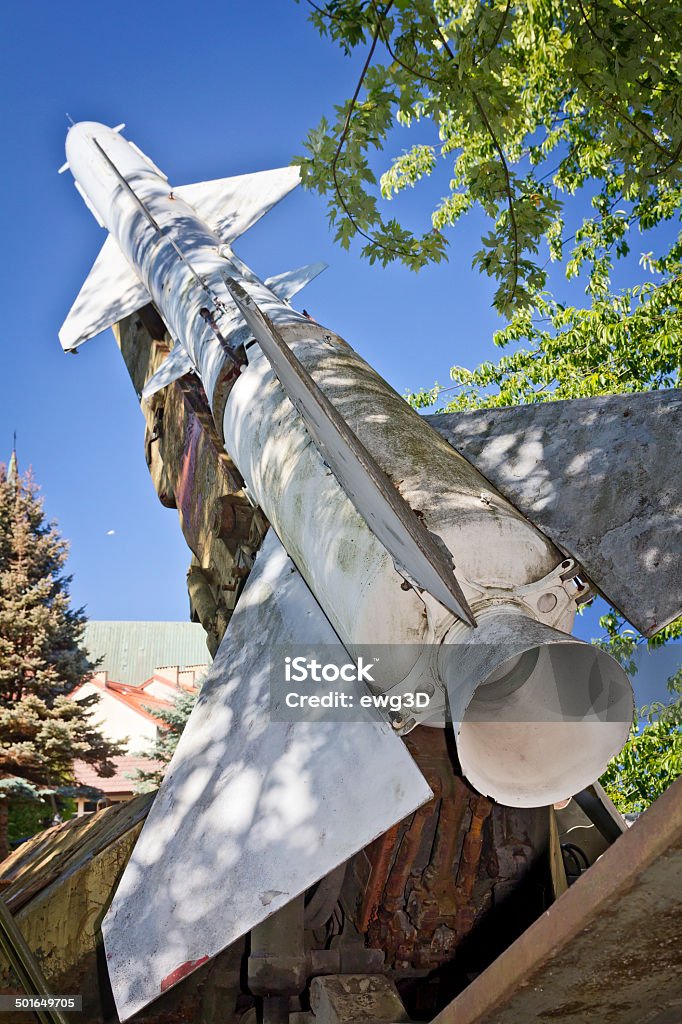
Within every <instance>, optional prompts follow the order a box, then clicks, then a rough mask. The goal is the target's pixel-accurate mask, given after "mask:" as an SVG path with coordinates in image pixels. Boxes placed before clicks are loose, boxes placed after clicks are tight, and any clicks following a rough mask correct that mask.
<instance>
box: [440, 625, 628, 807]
mask: <svg viewBox="0 0 682 1024" xmlns="http://www.w3.org/2000/svg"><path fill="white" fill-rule="evenodd" d="M477 622H478V629H477V630H476V632H475V634H474V635H472V633H471V632H469V633H468V635H466V637H465V636H463V633H462V631H461V630H460V628H458V627H455V628H454V629H453V631H452V633H451V634H450V636H449V637H448V638H446V643H445V644H444V645H443V647H442V650H441V666H440V668H441V674H442V678H443V680H444V681H445V684H446V687H447V691H448V698H449V702H450V711H451V716H452V721H453V726H454V730H455V737H456V742H457V751H458V755H459V760H460V764H461V768H462V771H463V773H464V775H465V776H466V777H467V778H468V779H469V781H470V782H471V783H472V785H473V786H475V787H476V789H478V790H479V792H481V793H484V794H485V795H487V796H490V797H492V798H493V799H494V800H497V801H498V802H499V803H501V804H506V805H507V806H510V807H540V806H544V805H548V804H552V803H555V802H556V801H558V800H561V799H563V798H565V797H568V796H572V795H573V794H575V793H577V792H579V791H580V790H581V789H583V788H584V787H585V786H587V785H590V784H591V783H592V782H594V780H595V779H597V778H598V777H599V776H600V775H601V774H602V772H603V771H604V769H605V768H606V765H607V764H608V762H609V761H610V759H611V758H612V757H614V756H615V755H616V754H617V753H618V751H619V750H620V749H621V748H622V746H623V744H624V743H625V741H626V739H627V736H628V732H629V730H630V725H631V722H632V715H633V707H634V698H633V692H632V687H631V685H630V680H629V679H628V677H627V675H626V674H625V672H624V671H623V669H622V668H621V667H620V665H619V664H618V662H616V661H615V660H614V659H613V658H612V657H610V655H608V654H606V653H605V652H604V651H602V650H600V649H599V648H598V647H594V646H593V645H591V644H588V643H584V642H583V641H582V640H578V639H577V638H575V637H573V636H570V635H569V634H567V633H562V632H560V631H559V630H557V629H554V628H552V627H550V626H547V625H545V624H544V623H541V622H537V621H535V620H534V619H531V618H529V617H528V616H527V615H525V614H524V613H523V612H522V611H521V610H520V609H515V608H513V607H512V608H509V607H504V608H502V607H497V608H493V609H490V610H488V611H486V612H483V613H481V614H480V616H477ZM460 638H461V642H458V641H459V640H460Z"/></svg>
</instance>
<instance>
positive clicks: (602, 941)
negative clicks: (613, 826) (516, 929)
mask: <svg viewBox="0 0 682 1024" xmlns="http://www.w3.org/2000/svg"><path fill="white" fill-rule="evenodd" d="M681 877H682V779H678V781H677V782H676V783H674V785H673V786H671V787H670V789H668V790H667V792H666V793H664V794H663V796H661V797H660V798H659V799H658V800H657V801H656V803H655V804H653V805H652V806H651V807H650V808H649V810H648V811H647V812H646V813H645V814H644V815H642V817H641V818H639V820H638V821H637V822H635V824H634V825H633V826H632V828H631V829H630V830H629V831H628V832H627V833H626V834H624V835H623V836H621V838H620V839H618V840H617V841H616V842H615V843H614V845H613V846H612V847H611V848H610V849H609V850H607V852H606V853H605V854H604V855H603V856H602V857H601V858H600V859H599V860H598V861H597V863H596V864H594V865H593V867H591V868H590V869H589V871H587V872H586V873H585V874H583V875H582V877H581V878H580V879H579V880H578V881H577V882H576V883H575V885H573V886H572V887H571V888H570V889H569V890H568V892H566V893H564V895H563V896H561V897H560V899H558V900H557V902H556V903H555V904H554V905H553V906H552V907H550V909H549V910H548V912H547V913H546V914H544V915H543V916H542V917H541V918H540V919H539V920H538V921H536V922H535V924H533V925H532V926H531V927H530V928H529V929H528V930H527V931H526V932H525V933H524V934H523V935H522V936H521V938H519V939H518V940H517V941H516V942H515V943H514V944H513V945H512V946H510V948H509V949H507V950H506V951H505V952H504V953H503V954H502V956H500V957H499V958H498V959H497V960H496V961H495V963H494V964H493V965H492V966H491V967H489V968H488V970H486V971H485V972H484V973H483V974H482V975H480V976H479V977H478V978H477V979H476V980H475V981H474V982H473V983H472V984H471V985H470V986H469V988H468V989H466V991H465V992H463V993H462V994H461V995H460V996H459V997H458V998H457V999H455V1000H454V1001H453V1002H452V1003H451V1004H450V1005H449V1006H448V1007H447V1008H446V1009H445V1010H443V1011H442V1012H441V1013H440V1014H439V1015H438V1016H437V1017H436V1018H435V1021H434V1022H433V1024H519V1022H524V1024H525V1022H527V1021H538V1022H540V1021H541V1022H543V1024H544V1022H548V1024H549V1022H554V1021H566V1022H570V1024H594V1022H595V1021H598V1022H599V1024H677V1022H678V1021H680V1020H682V954H681V951H682V888H681V887H680V878H681Z"/></svg>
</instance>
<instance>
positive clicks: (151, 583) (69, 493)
mask: <svg viewBox="0 0 682 1024" xmlns="http://www.w3.org/2000/svg"><path fill="white" fill-rule="evenodd" d="M0 19H1V21H0V28H1V38H2V42H1V43H0V47H1V50H2V61H1V67H2V71H1V74H2V79H3V82H2V86H3V97H4V105H3V132H4V138H5V153H4V158H3V172H4V188H3V190H2V196H1V202H2V207H3V209H2V215H3V246H4V273H3V275H2V278H1V279H0V288H1V289H2V296H1V297H2V309H3V325H2V326H3V332H2V354H3V375H2V391H1V399H0V459H4V458H6V457H7V456H8V454H9V449H10V448H11V440H12V432H13V430H16V431H17V434H18V449H19V459H20V464H21V465H22V466H23V467H26V465H27V464H31V465H32V466H33V469H34V473H35V477H36V479H37V481H38V482H39V483H40V485H41V487H42V490H43V493H44V497H45V503H46V509H47V512H48V515H49V516H50V517H53V518H55V519H56V520H57V521H58V523H59V527H60V530H61V532H62V533H63V535H64V536H65V537H67V538H68V539H69V540H70V542H71V556H70V563H69V567H70V571H71V572H72V573H73V575H74V580H73V585H72V594H73V598H74V601H75V602H76V604H78V605H81V604H83V605H85V606H86V609H87V613H88V615H89V617H90V618H94V619H138V618H140V619H144V618H149V619H183V618H186V616H187V596H186V589H185V571H186V568H187V564H188V561H189V552H188V550H187V548H186V546H185V544H184V541H183V539H182V536H181V533H180V529H179V526H178V522H177V517H176V514H175V513H174V512H173V511H170V510H167V509H164V508H162V507H161V505H160V504H159V502H158V501H157V499H156V495H155V493H154V490H153V487H152V485H151V482H150V480H149V477H148V473H147V468H146V465H145V461H144V453H143V421H142V416H141V413H140V410H139V406H138V403H137V400H136V398H135V395H134V393H133V389H132V385H131V384H130V381H129V378H128V376H127V373H126V370H125V367H124V364H123V361H122V360H121V358H120V355H119V353H118V350H117V349H116V346H115V342H114V339H113V336H112V334H111V332H107V333H106V334H104V335H101V336H100V337H99V338H96V339H94V340H93V341H91V342H89V343H88V344H87V345H86V346H84V347H83V348H82V349H81V350H80V353H79V355H78V356H77V357H75V358H74V357H73V356H66V355H64V354H63V353H62V351H61V349H60V346H59V344H58V341H57V331H58V329H59V327H60V325H61V322H62V320H63V319H64V316H65V315H66V312H67V311H68V309H69V307H70V305H71V303H72V301H73V299H74V297H75V295H76V293H77V291H78V289H79V288H80V285H81V283H82V281H83V279H84V277H85V276H86V274H87V273H88V270H89V268H90V266H91V264H92V262H93V261H94V258H95V256H96V254H97V252H98V251H99V248H100V246H101V245H102V243H103V241H104V237H105V236H104V232H103V231H102V229H100V228H99V227H98V226H97V224H96V223H95V221H94V220H93V218H92V217H91V215H90V214H89V213H88V211H87V210H86V209H85V207H84V205H83V203H82V201H81V199H80V197H79V195H78V194H77V192H76V190H75V188H74V186H73V180H72V179H71V177H70V175H68V174H64V175H61V176H58V175H57V173H56V172H57V168H58V167H59V166H60V165H61V164H62V162H63V161H64V138H65V133H66V127H67V123H66V118H65V113H66V112H67V111H68V113H69V114H70V115H71V117H73V118H74V120H76V121H78V120H97V121H102V122H104V123H108V124H111V125H114V124H118V123H119V122H121V121H124V122H126V125H127V128H126V133H125V134H126V136H127V137H128V138H130V139H132V140H134V141H135V142H136V143H137V145H139V146H140V147H141V148H142V149H143V150H144V151H145V152H146V153H148V154H149V156H151V158H152V159H153V160H154V161H155V162H156V163H157V164H158V165H159V166H160V167H161V168H163V170H164V171H165V172H166V174H168V176H169V178H170V180H171V182H172V183H173V184H176V185H179V184H182V183H185V182H191V181H198V180H205V179H208V178H213V177H222V176H225V175H229V174H239V173H244V172H247V171H256V170H261V169H264V168H268V167H276V166H280V165H283V164H287V163H289V162H290V160H291V157H292V156H293V155H294V154H296V153H300V152H301V151H302V139H303V138H304V136H305V134H306V132H307V131H308V129H309V128H311V127H313V126H314V125H315V124H316V123H317V122H318V120H319V118H320V117H321V116H322V115H323V114H325V113H327V114H328V113H329V112H330V110H331V107H332V104H333V103H335V102H340V101H341V99H342V98H344V97H345V96H347V95H349V94H350V93H351V92H352V89H353V87H354V84H355V75H356V73H357V62H356V61H352V62H349V61H347V60H345V59H344V58H343V57H342V56H341V55H340V53H339V52H337V51H336V50H335V49H333V48H332V47H331V46H330V44H329V43H328V42H326V41H321V40H320V38H319V37H318V35H317V33H316V32H315V30H314V29H313V28H312V27H311V26H310V25H309V24H308V22H307V16H306V7H305V5H304V4H301V5H298V4H295V3H294V2H293V0H258V2H251V3H248V2H243V0H229V2H222V3H207V2H196V3H194V4H193V5H191V6H188V5H187V4H184V3H183V4H180V3H178V2H176V0H168V2H165V3H163V4H160V3H139V2H138V3H131V2H130V0H119V2H118V3H116V4H94V3H92V2H84V0H65V2H63V3H60V4H54V3H47V2H45V0H40V2H37V0H24V2H23V3H21V4H4V5H3V11H2V14H1V15H0ZM408 202H409V204H410V206H409V209H410V215H411V217H414V218H416V220H417V221H419V220H421V224H422V226H425V225H426V224H427V212H428V211H427V208H426V207H424V208H423V210H422V207H420V206H419V203H418V201H417V200H416V199H415V198H413V197H410V198H409V200H408ZM481 227H482V221H481V219H480V218H478V217H476V216H473V217H472V218H471V219H470V220H469V221H468V222H467V224H466V225H465V227H464V228H463V229H460V230H459V231H458V233H457V235H456V236H455V240H454V242H453V244H452V246H451V248H450V261H449V263H447V264H444V265H442V266H440V267H437V268H432V269H428V270H426V271H423V272H422V273H420V274H419V275H413V274H410V273H409V272H408V271H406V270H403V269H401V268H389V269H387V270H382V269H380V268H370V267H369V266H368V265H367V264H366V263H364V262H362V261H361V260H360V259H359V257H358V256H357V254H355V253H351V254H349V253H345V252H343V251H342V250H341V249H339V248H337V247H336V246H334V245H333V242H332V239H331V236H330V234H329V232H328V229H327V220H326V214H325V209H324V204H323V202H322V201H321V200H320V199H319V198H318V197H315V196H312V195H311V194H306V193H303V192H302V190H300V189H299V190H297V192H296V193H294V194H293V195H292V196H290V197H289V198H288V199H286V200H285V201H284V202H283V203H282V204H281V205H280V206H279V207H277V208H276V209H275V210H274V211H273V212H272V213H271V214H270V215H269V216H268V217H266V218H264V219H263V220H262V221H261V222H260V224H259V225H257V226H256V227H255V228H254V229H253V230H252V231H251V232H249V234H248V235H247V236H245V237H244V238H243V239H242V240H241V241H240V242H239V243H238V244H237V245H236V247H235V248H236V249H237V252H238V253H239V255H240V256H241V257H242V258H243V259H245V260H246V261H247V262H248V263H250V264H251V265H252V266H253V267H254V269H255V270H256V271H257V272H259V273H261V274H262V276H267V275H268V274H272V273H277V272H279V271H282V270H285V269H288V268H289V267H295V266H298V265H300V264H302V263H307V262H313V261H316V260H320V259H322V260H325V261H326V262H328V263H329V265H330V268H329V270H327V271H326V273H325V274H324V275H322V277H321V278H319V279H318V280H317V281H316V282H314V283H313V284H312V285H311V286H309V288H308V289H307V290H306V292H305V299H304V300H302V304H304V305H305V306H306V308H308V309H309V310H310V311H311V312H312V313H313V314H314V315H315V316H316V317H317V318H319V319H320V320H323V321H324V322H325V323H328V324H329V325H330V326H333V327H334V329H335V330H336V331H338V332H339V333H340V334H341V335H343V336H344V337H345V338H346V339H347V340H348V341H349V342H350V344H352V345H353V347H355V348H357V349H358V351H359V352H360V353H361V354H362V355H363V356H364V357H365V358H367V359H368V360H369V361H370V362H371V363H373V365H374V366H375V367H376V368H377V369H378V370H379V372H380V373H382V374H383V375H384V376H385V377H386V378H387V379H388V381H389V382H390V383H391V384H392V385H393V386H394V387H395V388H396V389H397V390H398V391H400V392H404V391H405V390H406V389H408V388H412V389H415V388H417V387H420V386H430V385H431V384H432V383H433V382H434V380H440V381H441V382H446V380H447V375H448V370H449V367H450V366H451V365H452V364H453V363H460V364H464V365H468V366H473V365H475V364H476V363H477V362H479V361H480V360H481V359H484V358H489V357H494V356H495V349H494V348H493V346H492V344H491V341H490V338H491V335H492V332H493V330H495V329H496V328H497V327H499V326H500V325H501V322H500V321H499V320H498V318H497V316H496V315H495V313H494V312H493V311H492V310H491V308H490V303H491V298H492V293H493V287H492V285H491V283H490V282H489V281H488V280H487V279H486V278H484V277H482V276H481V275H480V274H479V273H478V272H477V271H474V270H472V269H471V256H472V254H473V252H474V250H475V248H476V247H477V242H478V238H479V236H480V230H481ZM649 247H650V246H649ZM562 287H564V288H565V286H562ZM111 531H114V532H113V533H112V532H111ZM590 620H591V623H593V622H594V616H590ZM585 631H587V633H590V632H591V633H592V634H594V629H592V627H591V624H590V625H589V626H586V625H581V627H580V629H579V632H581V633H582V634H583V635H584V633H585Z"/></svg>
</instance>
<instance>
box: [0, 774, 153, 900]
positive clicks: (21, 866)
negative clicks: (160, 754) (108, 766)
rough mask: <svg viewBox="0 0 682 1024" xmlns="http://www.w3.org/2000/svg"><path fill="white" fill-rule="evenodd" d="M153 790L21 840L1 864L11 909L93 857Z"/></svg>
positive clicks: (134, 819) (137, 818) (142, 808)
mask: <svg viewBox="0 0 682 1024" xmlns="http://www.w3.org/2000/svg"><path fill="white" fill-rule="evenodd" d="M152 799H153V794H151V793H145V794H143V795H141V796H138V797H135V798H134V799H133V800H128V801H126V802H125V803H120V804H116V805H114V806H113V807H109V808H107V809H106V810H105V811H101V812H100V813H99V814H96V815H95V814H88V815H83V816H82V817H79V818H71V819H70V820H69V821H66V822H64V823H63V824H61V825H55V826H54V827H53V828H50V829H47V830H46V831H44V832H39V833H38V835H36V836H34V837H33V839H29V840H28V841H27V842H25V843H22V844H21V846H19V847H18V848H17V849H16V850H15V851H14V853H13V854H11V856H10V857H8V858H7V860H4V861H3V862H2V864H1V865H0V889H1V891H2V897H3V899H4V901H5V903H6V904H7V906H8V908H9V909H10V910H11V911H12V913H13V914H16V913H17V912H18V911H19V910H20V909H21V907H23V906H25V904H27V903H28V902H29V901H30V900H31V899H33V898H34V897H35V896H36V895H37V894H38V893H39V892H41V891H42V890H43V889H45V888H47V886H49V885H52V884H53V883H55V882H59V880H60V879H64V878H66V877H68V876H69V875H71V874H73V873H74V872H75V871H78V870H79V869H80V868H82V867H83V866H84V865H85V864H87V863H88V861H91V860H92V859H93V858H94V857H97V856H98V855H99V854H100V853H102V851H103V850H105V849H106V848H107V846H111V844H112V843H115V842H116V841H117V840H118V839H120V838H121V836H123V835H125V833H126V832H128V831H129V830H130V829H132V828H135V826H136V825H138V824H139V823H140V822H141V821H143V820H144V818H145V817H146V815H147V812H148V810H149V808H150V806H151V803H152Z"/></svg>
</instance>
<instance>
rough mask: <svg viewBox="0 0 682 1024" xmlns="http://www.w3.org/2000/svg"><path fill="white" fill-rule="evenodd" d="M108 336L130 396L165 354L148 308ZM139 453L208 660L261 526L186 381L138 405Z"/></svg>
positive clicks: (200, 398)
mask: <svg viewBox="0 0 682 1024" xmlns="http://www.w3.org/2000/svg"><path fill="white" fill-rule="evenodd" d="M114 335H115V337H116V340H117V342H118V345H119V347H120V349H121V354H122V355H123V358H124V360H125V363H126V367H127V369H128V372H129V374H130V377H131V380H132V383H133V386H134V388H135V391H136V393H137V394H138V395H140V394H141V393H142V392H143V390H144V387H145V384H146V382H147V381H148V380H149V379H150V378H151V377H152V376H153V375H154V373H155V372H156V370H157V368H158V366H159V365H160V363H161V362H162V361H163V359H164V358H165V356H166V355H167V353H168V350H169V339H168V335H167V333H166V329H165V327H164V325H163V323H162V322H161V320H160V318H159V317H158V314H156V313H155V311H154V310H153V309H152V307H146V308H145V309H144V310H141V311H139V312H138V313H135V314H134V315H133V316H130V317H128V318H127V319H126V320H124V321H122V322H121V323H120V324H117V325H116V327H115V328H114ZM142 411H143V413H144V416H145V419H146V422H147V429H146V437H145V452H146V458H147V464H148V466H149V472H150V474H151V477H152V480H153V482H154V486H155V488H156V491H157V494H158V496H159V500H160V501H161V502H162V504H164V505H166V506H167V507H169V508H177V511H178V516H179V519H180V525H181V527H182V531H183V534H184V537H185V540H186V542H187V545H188V547H189V548H190V551H191V552H192V554H193V556H194V558H193V562H192V567H191V569H190V572H189V575H188V585H189V591H190V598H191V603H192V608H193V612H194V615H195V617H196V618H197V619H198V620H199V621H200V622H201V624H202V626H203V627H204V629H205V630H206V632H207V643H208V646H209V649H210V651H211V653H212V654H214V653H215V651H216V649H217V647H218V645H219V643H220V640H221V639H222V637H223V635H224V633H225V629H226V628H227V624H228V622H229V620H230V616H231V615H232V612H233V611H234V608H235V605H236V602H237V598H238V596H239V593H240V592H241V589H242V586H243V584H244V580H245V578H246V576H247V575H248V573H249V570H250V568H251V565H252V564H253V558H254V555H255V552H256V551H257V550H258V548H259V547H260V544H261V542H262V539H263V536H264V534H265V531H266V529H267V521H266V520H265V518H264V517H263V515H262V514H261V513H260V512H259V511H257V510H256V509H254V508H253V507H252V506H251V504H250V503H249V502H248V501H247V499H246V496H245V494H244V490H243V480H242V478H241V476H240V475H239V473H238V471H237V469H236V467H235V466H234V463H233V462H232V460H231V459H230V458H229V456H228V455H227V453H226V452H225V449H224V447H223V445H222V443H221V441H220V439H219V437H218V434H217V431H216V429H215V424H214V421H213V417H212V415H211V411H210V409H209V407H208V402H207V400H206V396H205V394H204V392H203V388H202V386H201V382H200V381H199V379H198V378H197V377H196V376H193V375H191V374H188V375H186V376H184V377H182V378H180V379H179V380H176V381H174V382H173V383H172V384H170V385H169V386H168V387H166V388H164V390H163V391H161V392H159V393H158V394H156V395H154V396H153V398H152V400H151V401H150V402H146V401H145V402H143V403H142Z"/></svg>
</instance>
